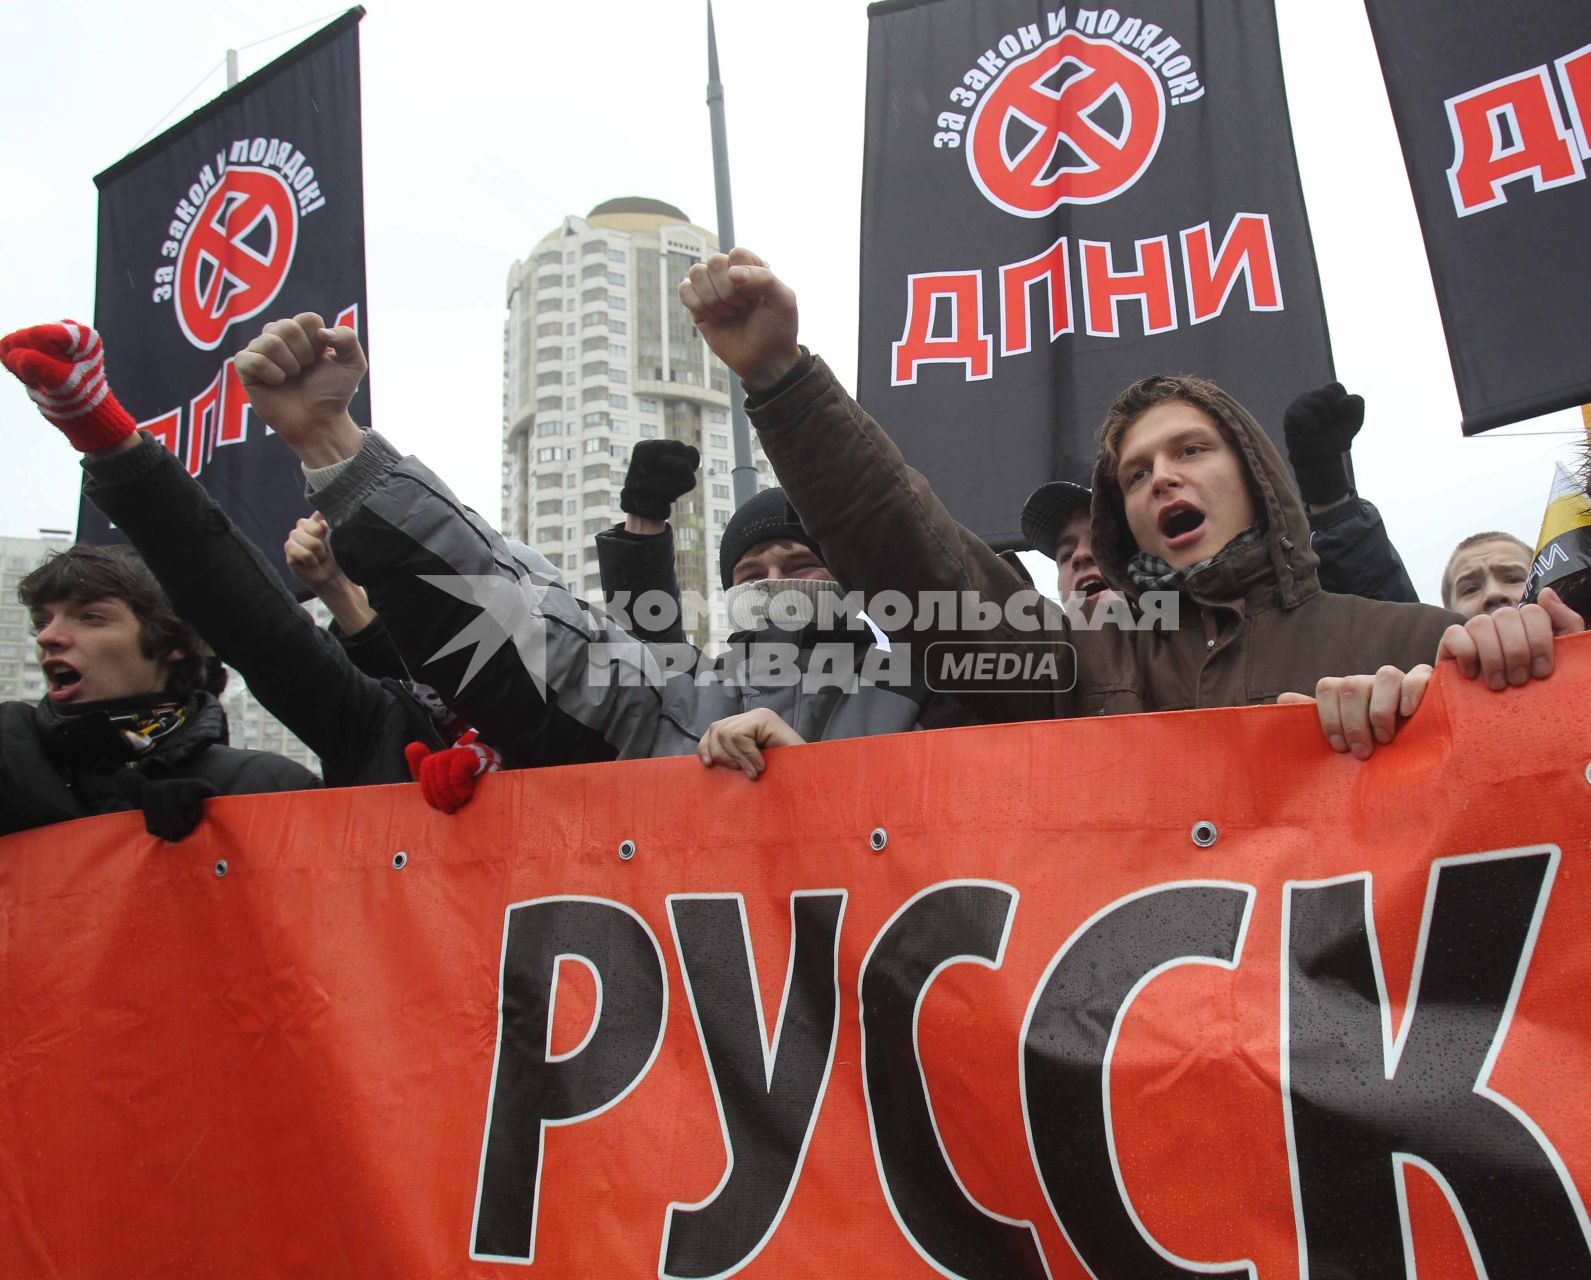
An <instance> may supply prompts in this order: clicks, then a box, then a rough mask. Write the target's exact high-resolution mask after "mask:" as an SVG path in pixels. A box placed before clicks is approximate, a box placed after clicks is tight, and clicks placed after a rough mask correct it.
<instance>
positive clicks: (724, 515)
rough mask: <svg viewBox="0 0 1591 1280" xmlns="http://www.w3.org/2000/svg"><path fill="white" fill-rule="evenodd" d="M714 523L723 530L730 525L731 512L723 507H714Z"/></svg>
mask: <svg viewBox="0 0 1591 1280" xmlns="http://www.w3.org/2000/svg"><path fill="white" fill-rule="evenodd" d="M713 523H714V524H715V525H717V526H718V527H719V528H720V529H722V528H723V527H724V526H725V525H726V524H728V523H729V512H727V511H725V510H724V509H723V508H722V507H714V508H713Z"/></svg>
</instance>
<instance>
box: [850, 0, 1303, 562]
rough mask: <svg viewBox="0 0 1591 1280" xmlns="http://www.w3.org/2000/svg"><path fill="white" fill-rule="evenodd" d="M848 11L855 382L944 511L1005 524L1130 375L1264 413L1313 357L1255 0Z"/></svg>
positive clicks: (1080, 447)
mask: <svg viewBox="0 0 1591 1280" xmlns="http://www.w3.org/2000/svg"><path fill="white" fill-rule="evenodd" d="M868 15H869V17H870V19H871V27H870V37H869V42H868V82H867V140H866V141H867V147H866V161H865V167H864V172H863V192H862V306H861V338H860V343H861V350H860V357H859V361H858V369H859V372H858V375H857V383H858V397H859V399H860V400H861V402H862V403H863V404H864V405H866V406H867V408H868V409H869V410H870V411H871V412H872V413H873V414H874V415H875V416H877V417H878V419H879V420H880V421H881V422H882V423H884V425H885V426H886V427H887V428H888V429H889V431H890V433H891V434H892V435H893V436H894V437H895V439H896V440H897V441H899V442H900V444H901V447H902V449H903V450H904V451H905V453H906V456H907V458H908V459H909V460H910V461H911V462H912V463H913V464H914V465H915V466H917V467H918V468H919V469H921V470H922V471H923V472H925V473H926V474H927V475H928V477H929V478H930V479H931V480H932V482H933V485H934V488H935V490H936V492H938V493H939V495H940V496H941V497H942V498H943V499H944V500H945V502H946V504H947V505H948V506H949V507H950V509H951V510H952V512H954V513H955V514H956V516H957V517H958V518H959V519H960V520H961V521H962V522H963V523H965V524H967V525H969V526H970V527H972V528H973V529H975V530H977V531H978V532H979V533H980V534H982V535H983V536H984V537H986V538H988V539H990V541H992V542H995V543H996V544H997V545H1018V544H1020V543H1021V534H1020V531H1019V525H1018V519H1017V517H1018V514H1019V512H1020V510H1021V507H1022V502H1023V500H1024V499H1025V498H1026V496H1027V494H1028V493H1029V492H1030V491H1031V490H1032V489H1033V488H1035V487H1036V486H1037V485H1038V484H1040V483H1041V482H1043V481H1046V480H1050V479H1054V478H1061V479H1069V480H1082V481H1086V480H1087V479H1088V476H1089V472H1090V470H1091V468H1092V464H1093V457H1094V438H1095V433H1096V431H1097V430H1098V427H1099V424H1100V422H1101V420H1102V419H1103V417H1104V413H1105V410H1106V408H1107V407H1108V406H1109V404H1110V402H1111V400H1112V399H1113V398H1114V397H1115V395H1116V394H1117V393H1118V392H1119V391H1120V390H1121V389H1122V388H1124V387H1125V386H1127V385H1128V384H1129V383H1131V382H1134V381H1136V380H1137V379H1138V378H1141V377H1145V376H1146V375H1148V374H1152V373H1167V372H1169V373H1193V374H1199V375H1202V376H1204V377H1208V378H1213V379H1215V380H1216V381H1217V382H1219V383H1220V384H1221V385H1222V386H1223V387H1225V388H1226V389H1227V390H1228V391H1230V392H1231V393H1232V394H1233V395H1235V396H1236V397H1237V398H1238V399H1239V400H1241V401H1243V402H1244V403H1245V404H1246V405H1247V406H1248V407H1249V408H1250V409H1251V410H1252V411H1253V412H1254V413H1255V415H1256V417H1258V418H1259V420H1260V421H1261V422H1262V423H1264V424H1265V425H1266V427H1267V429H1269V430H1271V431H1273V432H1276V433H1279V432H1280V427H1281V415H1282V410H1283V409H1284V408H1285V407H1286V406H1287V404H1288V403H1289V401H1291V400H1292V399H1293V397H1294V396H1296V395H1298V394H1299V393H1300V392H1302V391H1306V390H1308V389H1310V388H1312V387H1315V386H1318V385H1320V384H1321V383H1323V382H1326V381H1328V380H1329V379H1330V377H1331V352H1330V344H1329V341H1328V338H1327V334H1326V318H1325V312H1324V308H1323V306H1322V303H1321V297H1320V281H1319V277H1318V276H1317V274H1316V270H1315V258H1314V249H1313V246H1312V245H1311V243H1310V237H1309V226H1308V222H1307V220H1306V218H1305V214H1304V201H1303V194H1302V191H1301V190H1300V187H1299V180H1298V168H1297V164H1296V162H1295V159H1294V156H1293V142H1292V130H1291V126H1290V124H1289V122H1288V116H1287V101H1286V97H1285V95H1284V92H1283V87H1282V72H1281V61H1280V56H1279V54H1278V49H1277V42H1276V17H1275V12H1274V10H1273V9H1272V7H1271V5H1270V3H1268V2H1267V0H1244V2H1243V3H1242V4H1229V3H1203V2H1202V0H1142V3H1140V4H1137V5H1134V6H1133V7H1131V8H1124V9H1120V10H1118V9H1113V8H1104V7H1100V8H1092V7H1091V8H1079V7H1073V6H1070V5H1065V6H1063V5H1055V4H1041V3H1035V2H1034V0H884V3H880V4H874V5H872V6H871V7H870V8H869V10H868Z"/></svg>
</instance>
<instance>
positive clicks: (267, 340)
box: [237, 311, 366, 467]
mask: <svg viewBox="0 0 1591 1280" xmlns="http://www.w3.org/2000/svg"><path fill="white" fill-rule="evenodd" d="M365 368H366V365H365V353H364V349H363V348H362V347H361V346H360V345H359V338H358V335H357V334H355V333H354V331H353V330H352V329H348V328H337V329H328V328H327V327H326V323H325V321H324V320H322V319H321V318H320V316H318V315H316V314H315V313H314V312H313V311H306V312H303V313H302V314H301V315H296V316H294V317H293V318H292V319H291V320H273V321H271V323H270V324H268V325H266V326H265V328H264V329H262V330H261V331H260V336H259V337H258V338H256V339H254V341H253V342H251V343H249V345H248V346H247V347H246V348H245V349H244V350H243V351H241V352H240V353H239V354H238V358H237V371H238V380H239V381H240V382H242V384H243V389H244V390H245V391H246V392H248V396H249V404H250V405H252V406H253V408H254V412H255V413H257V414H259V415H260V418H261V419H262V420H263V421H264V422H265V423H266V425H267V426H269V427H270V428H271V429H272V430H273V431H275V432H276V434H277V435H279V436H281V437H282V439H283V440H284V441H286V443H287V446H288V448H290V449H292V451H293V452H294V453H296V454H297V455H298V456H299V458H300V460H302V461H303V462H304V464H305V465H306V466H311V467H324V466H329V465H330V464H331V463H333V462H340V461H341V460H342V459H344V458H351V457H353V455H354V454H356V453H358V452H359V446H360V444H361V443H362V441H363V439H364V436H363V433H362V432H360V430H359V428H358V427H357V426H356V425H354V420H353V419H352V418H350V417H349V416H348V403H349V401H351V400H352V399H353V397H354V392H355V391H357V390H358V389H359V384H360V382H361V381H363V379H364V376H365Z"/></svg>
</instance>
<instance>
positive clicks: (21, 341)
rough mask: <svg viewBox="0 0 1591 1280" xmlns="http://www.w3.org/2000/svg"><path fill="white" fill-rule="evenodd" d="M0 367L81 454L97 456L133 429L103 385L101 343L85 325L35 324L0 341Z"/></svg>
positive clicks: (135, 427) (102, 347)
mask: <svg viewBox="0 0 1591 1280" xmlns="http://www.w3.org/2000/svg"><path fill="white" fill-rule="evenodd" d="M0 364H4V365H5V367H6V368H7V369H9V370H11V372H12V373H14V374H16V376H17V377H18V378H19V379H20V380H21V381H22V383H23V384H24V385H25V386H26V387H27V389H28V395H30V396H31V397H33V403H34V404H36V405H38V406H39V412H40V413H42V414H43V415H44V416H45V417H46V418H47V419H48V420H49V421H50V423H51V424H52V425H53V426H56V427H58V428H60V430H61V432H62V434H63V435H65V436H66V438H67V439H68V440H69V441H71V443H72V447H73V448H74V449H76V450H77V451H78V452H79V453H98V452H99V451H100V450H102V449H109V448H112V447H113V446H115V445H118V444H120V443H121V442H122V441H123V440H125V439H126V438H127V437H128V436H130V435H132V433H133V432H134V431H135V430H137V424H136V423H135V422H134V421H133V420H132V417H131V415H129V414H128V412H127V410H125V409H123V408H122V407H121V404H120V402H119V401H118V400H117V399H116V397H115V396H114V395H112V394H111V389H110V384H109V383H108V382H106V381H105V344H104V343H103V342H101V341H100V336H99V334H97V333H95V332H94V330H93V329H91V328H89V326H88V325H86V324H78V323H77V322H76V321H74V320H63V321H61V323H60V324H36V325H34V326H33V327H32V328H29V329H18V330H17V331H16V332H15V333H10V334H7V335H6V336H5V337H4V338H0Z"/></svg>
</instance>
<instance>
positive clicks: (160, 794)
mask: <svg viewBox="0 0 1591 1280" xmlns="http://www.w3.org/2000/svg"><path fill="white" fill-rule="evenodd" d="M17 598H18V599H19V600H20V601H21V602H22V604H23V605H25V606H26V607H27V609H28V611H29V612H30V613H31V615H32V618H33V633H34V642H35V644H36V646H37V650H38V657H39V665H40V666H41V667H42V668H43V670H44V677H45V680H46V681H47V682H48V685H49V688H48V691H47V692H46V693H45V695H44V700H43V701H42V702H40V703H39V705H38V706H36V707H34V706H29V705H28V704H26V703H22V702H6V703H0V834H9V833H11V832H14V831H25V830H28V829H29V828H31V827H39V826H44V825H46V824H48V823H52V822H64V821H66V820H67V819H69V818H83V817H88V816H89V815H91V814H97V813H118V812H122V811H125V810H128V809H141V810H143V814H144V825H145V827H146V828H147V829H148V831H149V833H150V834H151V835H156V836H160V837H161V838H163V839H166V840H181V839H183V838H184V837H185V836H187V835H188V834H189V833H190V832H191V831H192V830H193V828H194V827H195V826H196V825H197V824H198V822H199V819H200V817H201V816H202V810H203V802H204V800H205V799H206V798H208V797H210V796H216V795H247V794H253V793H256V792H263V791H300V790H304V789H306V788H309V787H318V786H319V785H320V779H318V778H317V777H315V775H314V774H312V773H310V772H309V771H308V770H307V769H304V768H302V767H301V766H299V765H297V764H295V763H294V762H293V761H291V760H288V759H286V758H284V757H282V756H278V755H271V754H269V753H268V752H264V751H240V750H234V749H233V748H231V747H228V746H227V745H226V716H225V714H224V713H223V712H222V710H221V704H220V703H219V702H218V701H216V697H215V695H216V694H217V693H219V692H220V690H221V688H222V686H223V685H224V684H225V682H226V673H225V671H223V670H221V669H220V664H219V663H214V662H213V660H210V659H207V656H206V651H205V649H204V647H203V644H202V642H201V641H200V639H199V637H198V636H197V635H196V634H195V633H194V630H193V628H192V627H190V626H189V625H188V624H187V623H186V622H184V621H183V620H182V619H181V618H179V617H177V615H176V614H175V613H173V612H172V609H171V604H170V602H169V601H167V599H166V596H165V593H164V592H163V591H161V589H160V584H159V583H157V582H156V581H155V579H154V577H153V576H152V575H151V574H150V572H149V569H148V568H147V567H146V566H145V565H144V563H143V561H141V560H140V559H139V558H138V557H137V556H136V555H134V554H133V553H132V552H131V551H128V550H127V549H126V548H124V547H87V546H78V547H72V548H70V549H68V550H66V551H63V552H60V553H58V554H57V555H55V556H53V557H52V558H50V559H49V560H47V561H45V563H44V564H42V565H40V566H39V567H38V568H36V569H34V570H33V572H31V573H29V574H28V575H27V576H26V577H25V578H23V580H22V582H21V584H20V585H19V586H18V588H17Z"/></svg>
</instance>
